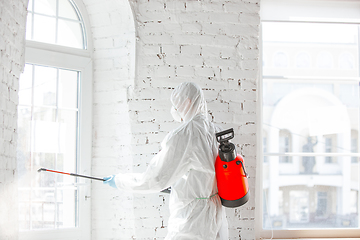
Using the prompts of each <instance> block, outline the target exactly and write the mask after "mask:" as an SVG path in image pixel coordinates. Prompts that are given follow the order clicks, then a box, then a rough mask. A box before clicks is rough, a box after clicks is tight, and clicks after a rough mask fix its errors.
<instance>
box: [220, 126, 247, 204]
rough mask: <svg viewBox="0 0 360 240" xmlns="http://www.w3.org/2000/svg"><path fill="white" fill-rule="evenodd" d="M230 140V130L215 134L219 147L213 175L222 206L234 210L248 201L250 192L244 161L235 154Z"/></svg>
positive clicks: (231, 132) (231, 130)
mask: <svg viewBox="0 0 360 240" xmlns="http://www.w3.org/2000/svg"><path fill="white" fill-rule="evenodd" d="M232 138H234V130H233V129H232V128H231V129H228V130H225V131H222V132H219V133H216V140H217V141H218V142H219V143H220V145H219V156H217V158H216V161H215V173H216V180H217V187H218V192H219V196H220V199H221V203H222V205H223V206H225V207H230V208H235V207H240V206H242V205H244V204H245V203H246V202H247V201H248V200H249V196H250V192H249V184H248V179H247V178H248V174H247V173H246V170H245V165H244V164H245V163H244V159H243V157H242V156H241V155H239V154H237V152H236V149H235V145H234V144H232V143H231V142H229V140H230V139H232Z"/></svg>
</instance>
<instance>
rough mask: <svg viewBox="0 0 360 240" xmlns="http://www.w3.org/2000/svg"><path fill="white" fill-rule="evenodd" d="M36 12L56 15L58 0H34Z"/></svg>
mask: <svg viewBox="0 0 360 240" xmlns="http://www.w3.org/2000/svg"><path fill="white" fill-rule="evenodd" d="M33 1H34V12H35V13H41V14H45V15H49V16H56V0H33Z"/></svg>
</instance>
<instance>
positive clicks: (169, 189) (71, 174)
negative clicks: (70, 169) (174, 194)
mask: <svg viewBox="0 0 360 240" xmlns="http://www.w3.org/2000/svg"><path fill="white" fill-rule="evenodd" d="M37 171H38V172H41V171H46V172H53V173H60V174H65V175H70V176H74V177H82V178H89V179H93V180H99V181H105V179H103V178H97V177H91V176H86V175H80V174H76V173H66V172H60V171H55V170H50V169H46V168H39V170H37ZM170 191H171V188H170V187H169V188H167V189H164V190H162V191H161V192H163V193H170Z"/></svg>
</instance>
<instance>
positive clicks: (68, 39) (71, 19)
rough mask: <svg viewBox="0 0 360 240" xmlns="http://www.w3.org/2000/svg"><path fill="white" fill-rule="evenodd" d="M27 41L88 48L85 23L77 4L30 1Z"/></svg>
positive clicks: (57, 1)
mask: <svg viewBox="0 0 360 240" xmlns="http://www.w3.org/2000/svg"><path fill="white" fill-rule="evenodd" d="M26 39H27V40H33V41H37V42H43V43H50V44H57V45H61V46H67V47H74V48H80V49H86V48H87V44H86V43H87V41H86V32H85V25H84V21H83V19H82V16H81V14H80V11H79V10H78V8H77V6H76V5H75V3H74V2H73V1H70V0H47V1H41V0H30V1H29V5H28V18H27V26H26Z"/></svg>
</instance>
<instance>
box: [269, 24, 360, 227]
mask: <svg viewBox="0 0 360 240" xmlns="http://www.w3.org/2000/svg"><path fill="white" fill-rule="evenodd" d="M358 28H359V26H357V25H355V24H350V25H346V24H330V23H329V24H320V23H319V24H318V23H275V22H266V23H263V31H264V32H263V51H264V52H263V56H266V57H267V59H266V64H265V65H264V66H263V74H264V76H263V132H265V133H266V135H264V136H265V137H266V140H264V143H265V144H266V146H264V148H263V151H264V160H263V170H264V171H263V186H264V201H265V205H266V208H265V211H264V212H263V219H264V223H263V224H264V228H266V229H270V228H275V229H289V228H295V229H306V228H359V222H358V214H359V212H358V207H357V206H358V205H359V187H358V186H359V172H360V171H359V162H358V161H356V159H357V157H354V156H353V155H352V154H354V153H355V152H357V151H358V144H359V141H358V139H359V134H358V130H359V106H360V104H359V67H358V65H359V60H358V59H359V56H358V51H359V48H358ZM280 193H281V194H280Z"/></svg>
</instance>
